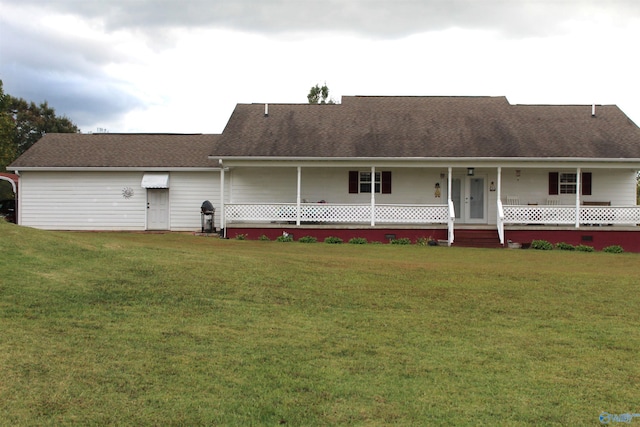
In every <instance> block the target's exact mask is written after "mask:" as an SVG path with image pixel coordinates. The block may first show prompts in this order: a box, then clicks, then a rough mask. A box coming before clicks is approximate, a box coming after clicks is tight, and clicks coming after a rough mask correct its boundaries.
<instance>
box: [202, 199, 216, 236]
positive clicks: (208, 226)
mask: <svg viewBox="0 0 640 427" xmlns="http://www.w3.org/2000/svg"><path fill="white" fill-rule="evenodd" d="M215 215H216V209H215V208H214V207H213V204H212V203H211V202H210V201H208V200H205V201H204V202H202V206H200V224H201V226H202V232H203V233H215V231H216V229H215V226H214V219H215Z"/></svg>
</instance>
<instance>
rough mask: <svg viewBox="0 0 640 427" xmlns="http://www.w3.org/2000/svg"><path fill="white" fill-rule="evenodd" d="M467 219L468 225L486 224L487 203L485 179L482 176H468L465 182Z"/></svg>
mask: <svg viewBox="0 0 640 427" xmlns="http://www.w3.org/2000/svg"><path fill="white" fill-rule="evenodd" d="M465 184H466V185H465V194H464V197H465V200H464V203H465V217H464V220H465V222H466V223H484V222H486V217H487V215H486V210H487V204H486V201H485V194H484V193H485V192H484V185H485V179H484V177H481V176H467V178H466V182H465Z"/></svg>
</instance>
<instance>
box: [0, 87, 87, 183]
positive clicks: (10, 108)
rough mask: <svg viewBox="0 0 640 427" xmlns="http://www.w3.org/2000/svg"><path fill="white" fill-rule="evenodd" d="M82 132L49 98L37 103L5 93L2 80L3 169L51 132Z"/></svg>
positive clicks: (0, 139)
mask: <svg viewBox="0 0 640 427" xmlns="http://www.w3.org/2000/svg"><path fill="white" fill-rule="evenodd" d="M54 132H56V133H78V132H80V129H79V128H78V126H76V125H75V124H74V123H73V122H72V121H71V120H70V119H69V118H68V117H66V116H62V117H60V116H57V115H56V112H55V109H54V108H53V107H51V106H50V105H49V104H48V103H47V101H44V102H41V103H40V104H36V103H35V102H33V101H26V100H24V99H23V98H16V97H13V96H11V95H9V94H6V93H4V88H3V85H2V80H0V172H5V171H6V167H7V166H8V165H9V164H10V163H11V162H13V161H14V160H15V159H17V158H18V157H19V156H20V155H21V154H22V153H24V152H25V151H27V150H28V149H29V147H31V146H32V145H33V144H35V142H36V141H37V140H39V139H40V138H42V137H43V136H44V135H45V134H47V133H54Z"/></svg>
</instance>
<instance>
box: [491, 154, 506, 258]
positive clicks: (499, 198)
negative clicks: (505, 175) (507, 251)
mask: <svg viewBox="0 0 640 427" xmlns="http://www.w3.org/2000/svg"><path fill="white" fill-rule="evenodd" d="M496 180H497V181H498V182H497V183H496V198H497V199H496V211H497V215H496V216H497V218H496V222H497V224H498V237H500V244H501V245H504V222H503V221H504V212H503V210H502V166H498V176H497V177H496ZM489 191H491V189H489Z"/></svg>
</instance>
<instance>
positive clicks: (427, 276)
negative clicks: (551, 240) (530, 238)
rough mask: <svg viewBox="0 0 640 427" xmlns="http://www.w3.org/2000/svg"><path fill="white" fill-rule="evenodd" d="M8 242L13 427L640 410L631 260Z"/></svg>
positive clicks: (501, 421) (131, 241) (412, 249)
mask: <svg viewBox="0 0 640 427" xmlns="http://www.w3.org/2000/svg"><path fill="white" fill-rule="evenodd" d="M0 244H1V245H2V248H3V254H2V257H1V258H0V272H1V273H0V424H3V425H4V424H6V425H70V424H75V425H83V426H87V425H158V426H159V425H163V426H164V425H185V426H195V425H241V426H249V425H267V426H276V425H284V424H286V425H289V426H313V425H345V424H350V425H388V424H395V425H456V426H457V425H474V426H475V425H599V424H600V423H599V420H598V417H599V415H600V414H601V413H602V412H608V413H611V414H624V413H638V412H640V400H639V399H638V396H640V394H639V393H640V392H639V390H640V356H639V354H640V292H638V291H639V290H640V279H639V276H640V275H639V273H640V257H639V256H638V254H617V255H614V254H606V253H582V252H580V253H576V252H567V251H534V250H482V249H465V248H446V247H425V246H416V245H412V246H401V245H349V244H343V245H328V244H324V243H315V244H303V243H298V242H294V243H279V242H257V241H238V240H220V239H216V238H205V237H196V236H192V235H187V234H136V233H57V232H45V231H38V230H33V229H27V228H22V227H18V226H15V225H12V224H5V223H0ZM633 423H638V424H640V419H634V420H633V421H632V424H633Z"/></svg>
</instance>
